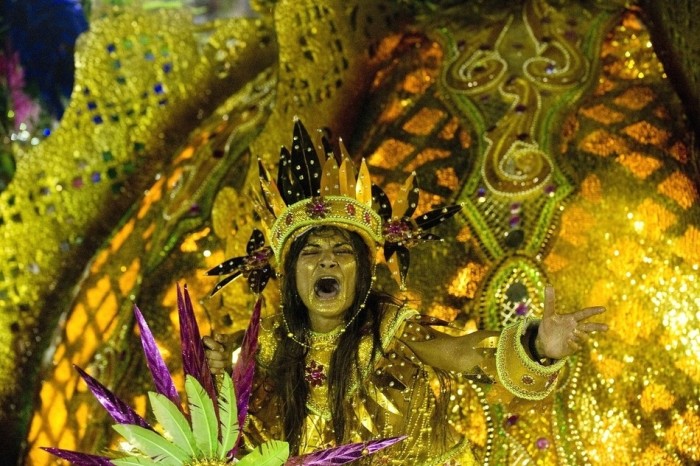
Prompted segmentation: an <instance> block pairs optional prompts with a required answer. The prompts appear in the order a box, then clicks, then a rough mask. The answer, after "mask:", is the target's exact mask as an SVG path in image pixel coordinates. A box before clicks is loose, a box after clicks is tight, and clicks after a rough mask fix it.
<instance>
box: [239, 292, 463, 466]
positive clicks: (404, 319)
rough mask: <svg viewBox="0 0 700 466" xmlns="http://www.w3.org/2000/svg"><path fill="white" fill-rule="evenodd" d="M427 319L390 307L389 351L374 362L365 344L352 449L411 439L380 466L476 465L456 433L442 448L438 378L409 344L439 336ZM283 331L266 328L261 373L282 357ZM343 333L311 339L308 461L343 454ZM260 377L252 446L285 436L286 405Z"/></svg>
mask: <svg viewBox="0 0 700 466" xmlns="http://www.w3.org/2000/svg"><path fill="white" fill-rule="evenodd" d="M273 319H274V318H273ZM422 319H423V317H422V316H421V315H419V314H418V313H417V312H416V311H415V310H412V309H409V308H405V307H401V308H399V307H394V306H390V307H388V310H387V312H386V313H385V315H384V318H383V320H382V323H381V335H382V341H381V345H382V348H381V350H382V351H380V352H376V354H375V356H374V358H372V337H371V335H365V336H364V337H363V338H362V340H361V342H360V348H359V360H360V364H359V366H360V367H359V368H358V370H357V371H354V372H353V373H352V374H348V376H349V377H350V378H351V382H350V385H349V389H348V394H347V401H346V413H347V414H346V416H347V421H346V426H347V427H346V435H345V436H346V438H345V442H346V443H350V442H362V441H367V440H374V439H382V438H388V437H394V436H400V435H407V436H408V437H407V438H406V439H405V440H403V441H402V442H399V443H398V444H397V445H395V446H393V447H390V448H387V449H386V450H382V451H380V452H378V453H376V454H374V455H372V457H371V461H372V464H387V465H388V464H392V465H398V464H421V465H442V464H446V463H447V464H459V465H471V464H476V463H475V460H474V456H473V454H472V452H471V449H470V448H469V443H468V441H467V440H466V439H464V438H461V437H459V436H457V435H456V434H455V433H454V432H448V434H447V440H446V441H444V442H443V441H441V439H440V436H439V435H438V434H437V432H438V431H439V429H437V428H435V427H436V426H435V425H434V424H435V422H436V420H435V419H434V413H435V412H436V406H437V402H438V398H437V396H436V393H435V392H434V390H433V388H432V387H431V385H430V382H431V380H432V377H431V372H432V371H431V369H430V368H429V367H427V366H424V365H423V364H422V363H421V362H420V360H418V358H417V357H416V356H415V354H414V353H413V352H412V351H411V350H410V348H409V347H408V346H407V345H406V344H405V343H403V342H402V339H411V340H413V341H420V340H424V339H427V338H430V336H429V335H431V334H432V333H433V332H434V331H433V330H431V329H430V328H428V327H427V326H425V325H423V324H422ZM276 326H277V322H276V321H274V320H273V321H272V328H265V326H263V328H262V329H261V335H260V348H261V350H260V352H259V354H258V367H259V368H261V369H262V368H264V367H266V366H268V364H269V363H270V362H271V360H272V357H273V355H274V351H275V348H276V339H275V332H274V330H275V328H276ZM340 331H341V327H338V328H337V329H336V330H333V331H332V332H330V333H327V334H316V333H312V334H311V335H310V339H309V341H310V343H311V344H310V346H311V348H310V349H309V351H308V353H307V355H306V364H305V366H306V369H305V371H306V376H305V379H306V382H307V384H308V386H309V398H308V400H307V404H306V406H307V410H308V414H307V417H306V420H305V423H304V431H303V434H302V441H301V446H300V450H299V453H300V454H305V453H310V452H312V451H315V450H318V449H322V448H329V447H333V446H335V441H334V435H333V423H332V417H331V410H330V407H329V398H328V383H327V375H328V368H329V366H330V360H331V356H332V354H333V350H334V348H335V345H336V343H337V339H338V337H339V336H340ZM257 377H258V379H259V380H258V383H256V384H255V386H256V389H254V392H253V395H252V399H251V414H252V415H251V416H250V419H249V421H248V424H247V434H248V438H249V439H250V440H251V443H253V444H257V443H258V442H260V441H262V440H267V439H269V438H282V435H283V434H282V425H281V414H280V412H281V411H280V409H279V400H277V399H276V397H275V396H274V395H272V385H271V384H272V383H273V382H272V381H273V380H274V375H270V374H266V373H265V372H264V369H262V370H260V371H259V373H258V375H257ZM261 379H262V380H261ZM442 396H445V394H444V393H443V394H442ZM368 459H369V458H368ZM448 461H451V463H448Z"/></svg>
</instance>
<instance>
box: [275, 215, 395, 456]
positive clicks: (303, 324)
mask: <svg viewBox="0 0 700 466" xmlns="http://www.w3.org/2000/svg"><path fill="white" fill-rule="evenodd" d="M330 229H336V228H334V227H318V228H315V229H312V230H309V231H307V232H305V233H304V234H302V235H300V236H299V237H298V238H296V239H295V240H294V242H293V243H292V245H291V246H290V250H289V253H288V255H287V259H286V261H285V263H284V266H283V269H284V279H283V280H282V312H283V313H284V316H285V319H286V322H287V326H288V328H285V326H284V325H282V326H280V327H279V329H278V332H279V333H280V335H279V344H278V345H277V350H276V352H275V355H274V357H273V362H272V368H271V369H272V373H273V374H276V377H275V378H276V381H275V391H276V393H277V396H279V398H280V401H281V406H282V408H281V409H282V413H281V414H282V417H283V427H284V433H285V438H286V440H287V442H289V445H290V449H291V452H292V453H293V454H298V451H299V446H300V440H301V434H302V430H303V426H304V419H305V418H306V415H307V409H306V401H307V399H308V396H309V387H308V385H307V383H306V381H305V379H304V375H305V373H304V368H305V359H306V354H307V352H308V350H307V348H306V347H304V346H302V345H300V344H298V343H296V342H295V341H294V340H293V339H291V338H288V336H287V332H290V333H292V335H293V336H294V339H296V340H298V341H302V342H303V341H305V340H306V332H307V330H309V329H310V328H311V324H310V320H309V315H308V310H307V308H306V306H304V303H303V302H302V301H301V298H300V297H299V294H298V293H297V288H296V261H297V258H298V257H299V254H300V253H301V250H302V248H303V247H304V246H305V245H306V241H307V239H308V237H309V235H310V234H311V233H312V232H318V231H319V230H330ZM336 230H338V231H340V232H341V234H343V235H344V236H345V237H347V238H348V239H349V241H350V243H351V244H352V248H353V250H354V252H355V259H356V261H357V276H356V277H357V278H356V282H355V299H354V301H353V303H352V305H351V307H350V308H349V309H348V310H347V312H346V313H345V321H346V322H348V321H349V320H350V319H352V317H353V316H354V315H355V313H356V312H357V317H356V318H355V319H354V320H352V322H350V324H349V325H348V327H347V328H346V329H345V332H343V333H342V334H341V335H340V338H339V340H338V345H337V346H336V348H335V350H334V352H333V354H332V356H331V363H330V367H329V372H328V379H327V381H328V393H329V397H330V400H329V402H330V410H331V415H332V422H333V429H334V434H335V441H336V443H337V444H341V443H343V440H344V436H345V430H346V425H345V424H346V412H345V406H344V401H345V397H346V395H347V392H348V388H349V387H348V386H349V382H350V380H351V378H350V377H348V374H350V373H351V371H353V370H354V371H355V372H356V374H357V375H358V376H359V374H360V369H361V368H360V367H359V356H358V349H359V345H360V340H361V338H362V336H363V334H365V333H367V332H369V333H371V335H372V342H373V344H372V359H373V358H374V356H375V354H376V352H377V351H381V338H380V333H379V325H380V323H381V320H382V319H381V317H382V313H383V308H384V305H385V304H386V303H389V302H391V303H396V301H395V300H394V298H392V297H391V296H389V295H386V294H383V293H377V292H375V291H370V289H371V286H372V270H373V267H372V261H371V255H370V254H371V253H370V249H369V247H368V246H367V244H365V242H364V241H363V240H362V238H361V237H360V235H358V234H357V233H355V232H352V231H348V230H343V229H339V228H338V229H336ZM373 252H374V251H372V253H373ZM368 293H369V294H368ZM365 298H367V299H366V301H365ZM362 304H364V306H362Z"/></svg>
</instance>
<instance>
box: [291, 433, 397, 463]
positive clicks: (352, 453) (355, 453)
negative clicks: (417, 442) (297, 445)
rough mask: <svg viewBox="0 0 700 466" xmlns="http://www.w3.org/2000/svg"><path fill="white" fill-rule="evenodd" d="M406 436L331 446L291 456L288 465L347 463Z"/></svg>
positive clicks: (388, 445)
mask: <svg viewBox="0 0 700 466" xmlns="http://www.w3.org/2000/svg"><path fill="white" fill-rule="evenodd" d="M405 438H406V436H405V435H403V436H401V437H390V438H387V439H383V440H372V441H369V442H363V443H351V444H348V445H341V446H339V447H335V448H329V449H328V450H323V451H318V452H314V453H309V454H308V455H304V456H297V457H294V458H290V460H289V461H287V464H286V466H302V465H303V466H329V465H335V464H345V463H349V462H351V461H355V460H358V459H360V458H362V457H364V456H367V455H371V454H373V453H376V452H378V451H379V450H382V449H384V448H387V447H390V446H391V445H394V444H395V443H397V442H400V441H401V440H403V439H405Z"/></svg>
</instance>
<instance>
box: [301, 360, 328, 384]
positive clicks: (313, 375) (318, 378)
mask: <svg viewBox="0 0 700 466" xmlns="http://www.w3.org/2000/svg"><path fill="white" fill-rule="evenodd" d="M304 372H306V375H305V376H304V379H305V380H306V381H307V382H308V384H309V385H311V386H312V387H318V386H321V385H323V383H324V382H325V381H326V374H325V373H324V371H323V364H319V363H317V362H316V361H314V360H313V359H312V360H311V362H310V363H309V365H308V366H306V367H305V368H304Z"/></svg>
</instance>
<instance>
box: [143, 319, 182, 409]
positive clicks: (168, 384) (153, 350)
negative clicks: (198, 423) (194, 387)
mask: <svg viewBox="0 0 700 466" xmlns="http://www.w3.org/2000/svg"><path fill="white" fill-rule="evenodd" d="M134 316H135V317H136V323H137V324H138V326H139V332H140V334H141V346H142V347H143V354H144V356H146V364H147V365H148V369H149V370H150V371H151V377H153V384H154V385H155V387H156V391H157V392H158V393H161V394H163V395H165V396H166V397H167V398H168V399H169V400H170V401H172V402H173V404H175V406H177V407H178V409H181V408H180V395H179V394H178V393H177V389H176V388H175V383H174V382H173V377H172V375H171V374H170V371H169V370H168V366H166V365H165V361H164V360H163V356H161V354H160V351H158V346H157V345H156V340H155V338H153V333H152V332H151V329H150V328H149V327H148V323H146V320H145V319H144V318H143V314H141V310H140V309H139V308H138V307H137V306H134Z"/></svg>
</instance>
